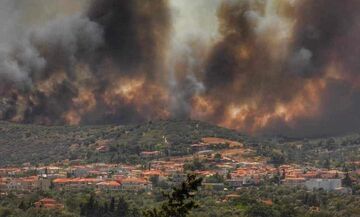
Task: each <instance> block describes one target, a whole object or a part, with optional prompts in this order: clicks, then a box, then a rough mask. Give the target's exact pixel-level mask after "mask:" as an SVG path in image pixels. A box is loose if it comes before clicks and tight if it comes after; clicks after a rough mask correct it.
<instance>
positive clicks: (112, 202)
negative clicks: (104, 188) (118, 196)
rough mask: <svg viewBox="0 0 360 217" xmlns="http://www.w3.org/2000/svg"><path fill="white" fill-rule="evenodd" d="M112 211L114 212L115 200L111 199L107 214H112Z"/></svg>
mask: <svg viewBox="0 0 360 217" xmlns="http://www.w3.org/2000/svg"><path fill="white" fill-rule="evenodd" d="M114 211H115V198H114V197H112V198H111V202H110V207H109V212H111V213H113V212H114Z"/></svg>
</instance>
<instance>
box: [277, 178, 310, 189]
mask: <svg viewBox="0 0 360 217" xmlns="http://www.w3.org/2000/svg"><path fill="white" fill-rule="evenodd" d="M305 181H306V179H305V178H290V177H289V178H285V179H283V180H282V184H284V185H286V186H289V187H298V186H304V185H305Z"/></svg>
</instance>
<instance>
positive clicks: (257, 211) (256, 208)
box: [245, 203, 279, 217]
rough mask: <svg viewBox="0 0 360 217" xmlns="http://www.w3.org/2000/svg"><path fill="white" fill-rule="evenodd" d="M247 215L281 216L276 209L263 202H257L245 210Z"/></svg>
mask: <svg viewBox="0 0 360 217" xmlns="http://www.w3.org/2000/svg"><path fill="white" fill-rule="evenodd" d="M245 216H247V217H276V216H279V215H278V213H277V212H275V210H274V209H272V208H271V207H270V206H267V205H265V204H262V203H256V204H255V205H253V206H251V207H250V208H249V209H248V210H246V212H245Z"/></svg>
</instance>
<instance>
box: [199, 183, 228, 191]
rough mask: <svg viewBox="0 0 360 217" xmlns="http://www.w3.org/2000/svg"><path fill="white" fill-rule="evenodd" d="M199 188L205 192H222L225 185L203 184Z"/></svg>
mask: <svg viewBox="0 0 360 217" xmlns="http://www.w3.org/2000/svg"><path fill="white" fill-rule="evenodd" d="M201 188H202V189H204V190H206V191H223V190H224V188H225V185H224V183H203V184H202V185H201Z"/></svg>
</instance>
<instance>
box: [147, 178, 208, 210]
mask: <svg viewBox="0 0 360 217" xmlns="http://www.w3.org/2000/svg"><path fill="white" fill-rule="evenodd" d="M201 183H202V178H197V177H196V176H195V175H188V176H187V180H186V181H185V182H183V183H182V184H181V185H180V186H179V187H174V188H173V191H172V192H171V193H168V194H165V196H166V197H167V201H166V202H165V203H163V204H162V206H161V207H160V208H154V209H151V210H147V211H145V212H144V216H145V217H186V216H187V215H188V214H189V212H190V211H191V210H192V209H194V208H197V207H198V204H197V203H196V202H195V200H194V199H193V197H194V196H195V193H196V192H197V191H198V189H199V187H200V186H201Z"/></svg>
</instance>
